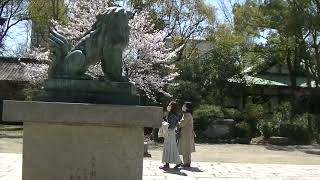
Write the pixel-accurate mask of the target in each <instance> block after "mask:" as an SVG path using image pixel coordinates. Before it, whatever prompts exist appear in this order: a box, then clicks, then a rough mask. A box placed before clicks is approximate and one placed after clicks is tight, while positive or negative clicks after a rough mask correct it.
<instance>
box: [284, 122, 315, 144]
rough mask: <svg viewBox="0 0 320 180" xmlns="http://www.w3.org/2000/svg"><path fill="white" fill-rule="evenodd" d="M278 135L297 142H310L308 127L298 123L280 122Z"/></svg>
mask: <svg viewBox="0 0 320 180" xmlns="http://www.w3.org/2000/svg"><path fill="white" fill-rule="evenodd" d="M280 136H283V137H287V138H289V139H291V140H293V141H294V142H295V143H298V144H304V143H310V142H311V135H310V133H309V131H308V128H307V127H305V126H303V125H300V124H294V123H293V124H291V123H282V124H281V125H280Z"/></svg>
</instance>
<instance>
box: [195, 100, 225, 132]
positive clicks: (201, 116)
mask: <svg viewBox="0 0 320 180" xmlns="http://www.w3.org/2000/svg"><path fill="white" fill-rule="evenodd" d="M223 117H224V115H223V112H222V110H221V107H220V106H214V105H201V106H200V107H199V108H198V109H196V110H195V111H194V129H195V132H196V134H197V136H198V134H199V137H201V134H203V132H204V131H205V130H206V129H207V128H208V126H209V125H210V124H211V123H212V122H214V121H216V120H218V119H222V118H223Z"/></svg>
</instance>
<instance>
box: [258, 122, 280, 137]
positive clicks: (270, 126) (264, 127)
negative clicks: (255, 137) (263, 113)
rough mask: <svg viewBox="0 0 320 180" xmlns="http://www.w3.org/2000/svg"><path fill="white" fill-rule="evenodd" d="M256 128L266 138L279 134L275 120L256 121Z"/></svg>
mask: <svg viewBox="0 0 320 180" xmlns="http://www.w3.org/2000/svg"><path fill="white" fill-rule="evenodd" d="M257 126H258V129H259V131H260V133H261V135H262V136H263V137H264V138H265V139H268V138H269V137H271V136H278V135H279V124H278V123H276V122H275V121H272V120H268V119H263V120H261V121H259V123H258V125H257Z"/></svg>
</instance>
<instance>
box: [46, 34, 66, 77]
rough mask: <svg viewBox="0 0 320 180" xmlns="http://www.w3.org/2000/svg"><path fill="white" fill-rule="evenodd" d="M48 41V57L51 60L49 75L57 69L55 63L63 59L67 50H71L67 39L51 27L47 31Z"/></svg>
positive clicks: (59, 62)
mask: <svg viewBox="0 0 320 180" xmlns="http://www.w3.org/2000/svg"><path fill="white" fill-rule="evenodd" d="M48 39H49V42H50V46H51V48H50V50H51V52H50V53H51V54H50V56H51V57H50V58H51V60H52V64H51V66H50V69H49V76H51V75H54V74H55V73H56V70H57V68H58V67H57V65H58V64H61V61H63V60H64V59H65V57H66V56H67V54H68V52H69V51H70V50H71V48H72V45H71V44H70V43H69V42H68V41H67V39H66V38H65V37H64V36H62V35H61V34H59V33H58V32H56V31H55V30H53V29H51V30H50V33H49V38H48Z"/></svg>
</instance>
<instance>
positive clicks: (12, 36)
mask: <svg viewBox="0 0 320 180" xmlns="http://www.w3.org/2000/svg"><path fill="white" fill-rule="evenodd" d="M228 1H229V0H228ZM231 1H236V0H231ZM240 1H244V0H240ZM205 2H206V3H208V4H210V5H213V6H215V7H216V8H217V19H218V20H219V21H223V20H224V16H223V13H222V12H221V11H220V10H219V9H220V0H205ZM227 4H228V3H227ZM229 8H231V7H229ZM28 24H29V26H28ZM28 27H29V28H28ZM30 29H31V28H30V23H28V22H26V21H24V22H20V23H18V24H17V25H16V26H14V27H12V28H11V29H10V31H9V36H8V38H7V39H6V41H5V44H6V46H7V47H8V49H9V51H8V52H7V54H5V55H7V56H9V55H13V54H12V53H14V52H16V51H17V49H18V48H19V46H21V45H24V46H25V45H29V44H30V42H29V41H30V39H29V38H28V37H29V36H30Z"/></svg>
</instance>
